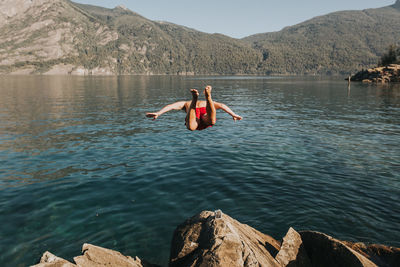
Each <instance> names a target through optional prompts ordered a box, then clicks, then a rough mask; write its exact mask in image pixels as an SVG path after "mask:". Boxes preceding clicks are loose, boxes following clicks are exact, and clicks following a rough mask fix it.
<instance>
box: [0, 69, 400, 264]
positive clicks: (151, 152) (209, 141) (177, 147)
mask: <svg viewBox="0 0 400 267" xmlns="http://www.w3.org/2000/svg"><path fill="white" fill-rule="evenodd" d="M206 84H211V85H212V86H213V87H214V91H213V95H214V99H215V100H216V101H219V102H223V103H226V104H227V105H229V106H230V107H231V108H232V109H233V110H234V111H235V112H237V113H238V114H240V115H242V116H243V118H244V119H243V120H242V121H240V122H234V121H233V120H232V119H231V118H230V116H229V115H228V114H226V113H223V112H221V111H219V113H218V116H217V124H216V125H215V126H214V127H212V128H209V129H207V130H204V131H201V132H199V131H197V132H190V131H188V130H186V128H185V126H184V117H185V114H184V113H183V112H170V113H167V114H165V115H163V116H161V117H160V118H159V119H158V120H157V121H151V120H148V119H147V118H145V116H144V114H145V112H149V111H156V110H158V109H159V108H161V107H162V106H163V105H165V104H169V103H171V102H174V101H178V100H186V99H189V98H190V93H189V91H188V90H189V88H191V87H194V88H201V87H203V86H204V85H206ZM201 97H203V96H201ZM399 141H400V88H399V86H374V85H362V84H356V83H355V84H352V87H351V89H350V90H348V88H347V84H346V83H345V82H344V81H342V80H341V79H336V80H335V79H321V78H319V79H311V78H307V79H305V78H279V77H274V78H271V77H195V78H190V77H175V76H173V77H170V76H160V77H147V76H123V77H46V76H36V77H28V76H14V77H9V76H1V77H0V222H1V228H0V251H1V253H0V265H1V266H19V265H20V266H26V265H30V264H34V263H37V261H38V260H39V258H40V256H41V254H42V253H43V252H44V251H46V250H49V251H51V252H52V253H54V254H56V255H58V256H61V257H64V258H66V259H69V260H71V259H72V257H73V256H76V255H79V254H80V249H81V246H82V244H83V243H91V244H95V245H99V246H103V247H107V248H111V249H115V250H118V251H120V252H122V253H123V254H125V255H131V256H135V255H137V256H139V257H141V258H144V259H147V260H148V261H150V262H153V263H158V264H161V265H164V266H165V265H167V263H168V257H169V248H170V240H171V238H172V233H173V230H174V229H175V227H176V226H177V225H178V224H180V223H182V222H183V221H184V220H185V219H186V218H188V217H190V216H192V215H194V214H196V213H198V212H200V211H202V210H215V209H221V210H222V211H223V212H225V213H227V214H229V215H230V216H232V217H234V218H236V219H238V220H239V221H241V222H243V223H247V224H249V225H251V226H253V227H255V228H256V229H258V230H260V231H262V232H264V233H267V234H270V235H272V236H273V237H275V238H277V239H280V238H281V237H282V236H283V235H284V234H285V233H286V231H287V230H288V228H289V227H290V226H292V227H294V228H295V229H297V230H304V229H312V230H317V231H322V232H325V233H327V234H329V235H333V236H335V237H337V238H340V239H345V240H357V241H363V242H374V243H384V244H389V245H393V246H400V177H399V176H400V175H399V173H400V146H399Z"/></svg>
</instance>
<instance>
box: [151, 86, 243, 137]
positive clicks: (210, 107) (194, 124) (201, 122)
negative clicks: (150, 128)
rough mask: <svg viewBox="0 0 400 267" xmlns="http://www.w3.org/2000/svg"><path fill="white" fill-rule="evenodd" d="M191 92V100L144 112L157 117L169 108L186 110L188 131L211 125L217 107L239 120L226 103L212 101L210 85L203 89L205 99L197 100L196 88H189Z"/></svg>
mask: <svg viewBox="0 0 400 267" xmlns="http://www.w3.org/2000/svg"><path fill="white" fill-rule="evenodd" d="M190 92H191V93H192V100H191V101H180V102H175V103H173V104H170V105H167V106H165V107H163V108H162V109H161V110H160V111H158V112H155V113H146V117H148V118H152V119H153V120H155V119H157V118H158V117H159V116H161V114H164V113H165V112H168V111H170V110H183V111H185V112H186V119H185V124H186V128H188V130H190V131H194V130H199V131H200V130H203V129H205V128H208V127H211V126H213V125H214V124H215V122H216V120H217V114H216V110H217V109H222V110H223V111H225V112H226V113H228V114H229V115H231V116H232V118H233V120H235V121H236V120H241V119H242V117H240V116H239V115H237V114H236V113H235V112H233V111H232V110H231V109H230V108H229V107H228V106H227V105H225V104H222V103H218V102H214V101H213V100H212V98H211V86H207V87H206V88H205V89H204V95H205V97H206V101H202V100H198V98H199V92H198V91H197V90H196V89H190Z"/></svg>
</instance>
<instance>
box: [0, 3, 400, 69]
mask: <svg viewBox="0 0 400 267" xmlns="http://www.w3.org/2000/svg"><path fill="white" fill-rule="evenodd" d="M399 40H400V0H398V1H397V2H396V3H395V4H394V5H392V6H388V7H384V8H378V9H367V10H362V11H341V12H335V13H331V14H328V15H325V16H320V17H316V18H313V19H310V20H308V21H305V22H303V23H300V24H297V25H294V26H291V27H286V28H284V29H283V30H281V31H279V32H273V33H263V34H256V35H252V36H249V37H246V38H243V39H241V40H239V39H234V38H231V37H228V36H225V35H222V34H208V33H203V32H200V31H197V30H195V29H190V28H187V27H184V26H180V25H176V24H173V23H169V22H157V21H151V20H148V19H146V18H144V17H143V16H141V15H139V14H137V13H135V12H133V11H130V10H129V9H127V8H125V7H123V6H119V7H116V8H114V9H107V8H102V7H97V6H92V5H84V4H77V3H74V2H71V1H68V0H1V1H0V73H14V74H31V73H32V74H35V73H36V74H37V73H47V74H338V73H349V72H354V71H356V70H358V69H360V68H364V67H365V68H366V67H370V66H372V65H374V64H376V63H377V61H378V58H379V56H380V55H381V54H383V53H384V52H385V50H386V48H387V47H388V46H389V45H390V44H398V43H399Z"/></svg>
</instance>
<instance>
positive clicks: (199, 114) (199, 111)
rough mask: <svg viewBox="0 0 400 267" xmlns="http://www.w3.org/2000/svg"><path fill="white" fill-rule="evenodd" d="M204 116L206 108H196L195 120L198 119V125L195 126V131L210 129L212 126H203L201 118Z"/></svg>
mask: <svg viewBox="0 0 400 267" xmlns="http://www.w3.org/2000/svg"><path fill="white" fill-rule="evenodd" d="M205 114H207V108H206V107H202V108H196V118H198V119H199V125H198V126H197V129H196V130H198V131H201V130H204V129H206V128H208V127H212V125H205V124H204V123H203V119H202V118H203V116H204V115H205ZM185 125H186V122H185Z"/></svg>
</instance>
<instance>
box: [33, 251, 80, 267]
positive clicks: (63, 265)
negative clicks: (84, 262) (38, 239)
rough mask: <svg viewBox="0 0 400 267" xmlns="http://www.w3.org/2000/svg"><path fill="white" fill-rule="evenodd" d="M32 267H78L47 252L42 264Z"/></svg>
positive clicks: (41, 261)
mask: <svg viewBox="0 0 400 267" xmlns="http://www.w3.org/2000/svg"><path fill="white" fill-rule="evenodd" d="M31 267H76V265H75V264H72V263H70V262H69V261H67V260H64V259H62V258H60V257H57V256H55V255H53V254H51V253H50V252H48V251H46V252H45V253H43V256H42V258H41V259H40V263H39V264H36V265H33V266H31Z"/></svg>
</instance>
